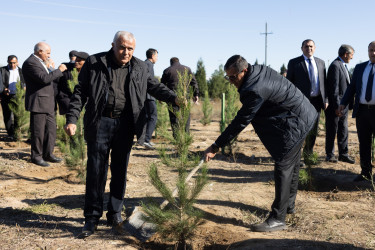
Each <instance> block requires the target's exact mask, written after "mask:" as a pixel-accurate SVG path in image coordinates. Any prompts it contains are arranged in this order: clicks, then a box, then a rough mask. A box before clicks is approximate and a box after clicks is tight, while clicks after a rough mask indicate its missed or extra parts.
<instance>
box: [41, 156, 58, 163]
mask: <svg viewBox="0 0 375 250" xmlns="http://www.w3.org/2000/svg"><path fill="white" fill-rule="evenodd" d="M44 160H45V161H49V162H53V163H57V162H61V161H62V159H61V158H59V157H56V156H54V155H51V156H47V157H45V158H44Z"/></svg>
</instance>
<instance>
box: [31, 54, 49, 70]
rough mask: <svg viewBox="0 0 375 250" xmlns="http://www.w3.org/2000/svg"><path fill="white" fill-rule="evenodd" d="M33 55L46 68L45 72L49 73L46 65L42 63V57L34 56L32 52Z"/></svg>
mask: <svg viewBox="0 0 375 250" xmlns="http://www.w3.org/2000/svg"><path fill="white" fill-rule="evenodd" d="M33 56H35V57H36V58H37V59H38V60H39V62H40V63H41V64H42V65H43V67H44V68H45V69H46V71H47V74H49V72H50V71H49V70H48V68H47V65H46V64H45V63H44V61H43V60H42V59H40V58H39V57H38V56H36V55H35V54H33Z"/></svg>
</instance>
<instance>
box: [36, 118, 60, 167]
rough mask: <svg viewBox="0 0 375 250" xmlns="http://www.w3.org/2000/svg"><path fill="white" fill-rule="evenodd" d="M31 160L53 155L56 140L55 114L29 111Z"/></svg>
mask: <svg viewBox="0 0 375 250" xmlns="http://www.w3.org/2000/svg"><path fill="white" fill-rule="evenodd" d="M30 131H31V160H34V161H40V160H42V159H43V158H46V157H49V156H52V155H53V148H54V147H55V141H56V120H55V114H54V113H52V114H47V113H35V112H30Z"/></svg>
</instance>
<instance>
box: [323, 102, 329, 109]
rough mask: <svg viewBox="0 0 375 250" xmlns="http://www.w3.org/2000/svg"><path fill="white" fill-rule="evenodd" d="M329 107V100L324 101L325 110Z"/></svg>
mask: <svg viewBox="0 0 375 250" xmlns="http://www.w3.org/2000/svg"><path fill="white" fill-rule="evenodd" d="M327 108H328V102H325V103H324V110H326V109H327Z"/></svg>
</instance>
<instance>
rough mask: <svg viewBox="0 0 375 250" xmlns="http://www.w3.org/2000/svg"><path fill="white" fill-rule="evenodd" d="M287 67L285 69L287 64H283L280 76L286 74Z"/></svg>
mask: <svg viewBox="0 0 375 250" xmlns="http://www.w3.org/2000/svg"><path fill="white" fill-rule="evenodd" d="M286 70H287V69H286V67H285V64H284V63H283V65H282V66H281V67H280V74H283V73H284V72H286Z"/></svg>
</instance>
